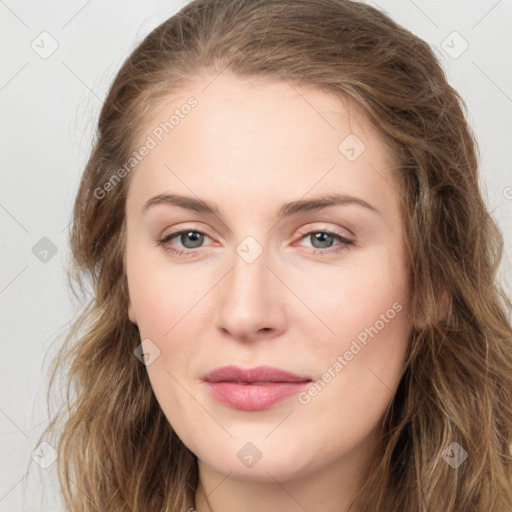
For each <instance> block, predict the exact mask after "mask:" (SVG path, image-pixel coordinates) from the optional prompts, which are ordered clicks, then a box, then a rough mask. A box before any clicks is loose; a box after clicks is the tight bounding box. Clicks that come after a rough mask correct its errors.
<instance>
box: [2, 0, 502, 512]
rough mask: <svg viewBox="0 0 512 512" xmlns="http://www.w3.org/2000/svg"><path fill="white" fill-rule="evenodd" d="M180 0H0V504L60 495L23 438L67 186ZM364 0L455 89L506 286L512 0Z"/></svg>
mask: <svg viewBox="0 0 512 512" xmlns="http://www.w3.org/2000/svg"><path fill="white" fill-rule="evenodd" d="M186 3H187V2H186V1H179V2H178V1H171V0H168V1H164V0H149V1H146V2H135V1H133V0H131V1H121V0H109V1H107V2H101V1H99V0H88V1H87V0H71V1H69V0H68V1H67V2H65V1H64V0H54V1H43V2H35V1H26V0H19V1H17V2H15V1H14V0H0V15H1V18H0V20H1V21H0V23H1V30H0V45H1V48H2V52H3V53H2V66H1V67H0V108H1V115H2V123H1V125H0V126H1V137H0V145H1V152H0V155H1V162H2V166H1V188H0V226H1V233H2V252H1V266H0V311H1V320H0V321H1V324H0V325H1V329H2V330H1V337H0V339H1V343H2V345H1V347H2V357H1V359H0V365H1V373H0V375H1V387H0V389H1V395H0V432H1V444H0V450H1V451H0V461H1V462H0V468H1V469H0V511H5V512H21V511H28V510H34V511H36V510H37V511H42V510H44V511H53V510H61V509H62V508H61V507H59V505H58V500H55V502H52V495H55V488H56V480H55V478H56V476H55V471H54V470H55V467H56V464H55V463H54V461H53V451H52V450H53V448H52V447H51V446H46V445H44V446H42V447H38V449H36V446H35V444H34V443H35V440H36V439H37V437H38V435H39V433H40V432H41V431H42V429H43V427H44V426H45V423H46V421H47V403H46V398H45V391H46V377H47V373H46V372H47V368H48V365H49V363H50V361H51V358H52V356H53V354H54V353H55V350H56V348H57V345H58V342H59V340H62V337H63V333H64V330H65V328H66V326H67V325H68V323H69V322H70V320H72V319H73V318H74V316H75V315H76V312H77V309H78V307H79V304H76V303H75V302H74V301H73V299H72V297H71V296H70V294H69V293H68V290H67V288H66V265H67V263H68V257H69V250H68V231H67V229H68V224H69V222H70V220H71V209H72V205H73V199H74V196H75V193H76V190H77V186H78V182H79V178H80V174H81V172H82V169H83V167H84V164H85V162H86V159H87V156H88V152H89V150H90V142H91V138H92V134H93V132H94V129H95V122H96V120H97V116H98V114H99V110H100V107H101V105H102V101H103V99H104V98H105V95H106V92H107V89H108V87H109V85H110V83H111V82H112V80H113V78H114V76H115V74H116V72H117V70H118V69H119V67H120V65H121V64H122V62H123V60H124V59H125V58H126V57H127V55H128V54H129V52H130V51H131V50H132V49H133V48H134V47H135V46H136V45H137V43H139V42H140V41H141V40H142V39H143V38H144V36H145V35H147V34H148V33H149V32H150V31H151V29H153V28H154V27H156V26H157V25H158V24H159V23H161V22H162V21H164V20H165V19H166V18H168V17H169V16H171V15H172V14H174V13H175V12H176V11H177V10H179V9H180V8H181V7H182V6H183V5H185V4H186ZM369 3H372V4H373V5H376V6H378V7H380V8H381V9H382V10H384V11H386V12H387V13H388V14H389V15H390V16H391V17H392V18H394V19H395V20H396V21H398V22H399V23H401V24H402V25H404V26H405V27H407V28H409V29H410V30H411V31H412V32H413V33H415V34H416V35H418V36H419V37H421V38H423V39H425V40H426V41H427V42H428V43H429V44H430V45H431V46H432V47H433V48H434V50H435V52H436V54H437V55H438V56H439V58H440V60H441V62H442V65H443V66H444V68H445V70H446V72H447V74H448V77H449V80H450V82H451V84H452V85H453V86H454V87H455V88H456V89H457V90H458V91H459V92H460V93H461V95H462V97H463V98H464V100H465V101H466V104H467V107H468V110H469V116H470V123H471V125H472V127H473V129H474V131H475V134H476V136H477V139H478V142H479V147H480V152H481V169H482V187H483V189H484V194H485V197H486V198H487V202H488V205H489V209H490V210H491V211H492V212H493V215H494V217H495V218H496V219H497V221H498V223H499V225H500V227H501V229H502V232H503V234H504V237H505V243H506V245H505V253H504V259H503V263H502V267H501V276H502V277H501V278H502V281H503V283H504V286H505V287H506V289H507V290H508V292H509V293H510V292H511V285H510V283H511V275H512V270H511V261H510V256H511V254H512V173H511V170H510V169H511V162H512V66H511V63H512V31H511V30H510V27H511V23H512V1H511V0H470V1H468V0H451V1H447V0H414V1H413V0H379V1H376V2H369ZM43 487H44V488H46V491H45V495H46V496H47V499H46V501H45V502H44V503H43V502H42V497H41V496H42V494H41V489H42V488H43Z"/></svg>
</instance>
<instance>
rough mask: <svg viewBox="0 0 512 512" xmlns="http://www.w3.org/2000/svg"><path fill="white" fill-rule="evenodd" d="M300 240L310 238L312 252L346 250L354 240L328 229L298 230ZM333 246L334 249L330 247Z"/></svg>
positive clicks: (323, 252)
mask: <svg viewBox="0 0 512 512" xmlns="http://www.w3.org/2000/svg"><path fill="white" fill-rule="evenodd" d="M300 234H301V235H302V237H301V240H308V239H309V240H310V241H311V245H312V248H313V251H312V252H313V253H314V254H325V253H337V252H340V251H343V250H346V249H347V248H348V246H350V245H353V244H354V241H353V240H349V239H348V238H346V237H344V236H343V235H340V234H339V233H335V232H332V231H328V230H321V231H300ZM336 241H338V243H335V242H336ZM333 247H334V249H332V248H333Z"/></svg>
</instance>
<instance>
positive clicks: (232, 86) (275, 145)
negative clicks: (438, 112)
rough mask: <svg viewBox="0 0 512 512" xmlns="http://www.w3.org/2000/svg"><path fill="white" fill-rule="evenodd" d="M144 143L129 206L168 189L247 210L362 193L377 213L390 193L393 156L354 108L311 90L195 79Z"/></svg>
mask: <svg viewBox="0 0 512 512" xmlns="http://www.w3.org/2000/svg"><path fill="white" fill-rule="evenodd" d="M190 98H193V100H194V101H193V102H192V103H191V102H190ZM191 104H194V106H193V107H190V105H191ZM187 105H188V106H187ZM185 107H186V108H185ZM148 138H149V139H151V140H152V141H153V144H152V146H153V147H152V149H151V150H150V151H149V152H148V154H147V155H146V156H145V157H144V158H143V159H142V160H141V161H140V163H138V164H137V167H136V169H135V172H134V176H132V178H133V179H132V183H131V185H130V191H129V195H128V200H129V202H130V201H131V200H135V199H138V201H137V202H138V203H140V201H142V198H143V197H145V198H146V199H147V198H148V197H149V196H150V195H151V194H153V195H154V194H158V193H162V192H165V191H171V190H176V191H179V192H183V193H187V195H191V192H193V193H194V194H195V195H197V196H200V197H202V198H204V199H207V198H212V197H213V199H214V201H215V202H216V203H220V204H222V202H223V201H224V200H230V201H236V198H235V197H233V192H234V191H236V192H237V197H238V198H239V200H240V202H241V204H247V201H249V200H251V201H254V200H255V199H256V198H258V197H261V194H264V195H265V197H271V196H272V195H276V196H281V197H282V196H283V195H287V194H289V195H290V198H291V199H297V198H298V197H302V196H304V195H305V194H307V193H308V191H309V190H311V191H312V192H318V193H327V192H333V191H334V192H342V193H348V194H353V195H357V194H359V195H360V194H361V193H363V192H364V193H365V194H366V198H367V199H368V201H372V200H373V201H374V202H375V203H377V204H380V205H381V207H383V208H385V203H386V202H387V203H390V204H391V202H392V201H393V200H394V197H393V195H394V194H395V193H396V190H395V189H396V187H394V186H393V183H392V182H393V177H392V175H391V170H392V167H393V165H394V155H393V153H392V152H391V151H390V149H389V147H388V146H387V145H386V143H385V140H384V139H383V137H382V136H381V135H380V133H379V131H378V129H377V128H376V127H375V126H374V125H372V123H371V122H370V121H369V119H368V118H367V116H366V115H365V113H364V111H363V110H362V108H361V107H359V106H358V105H356V104H355V103H354V102H353V101H351V100H350V99H348V98H347V97H339V96H335V95H334V94H332V93H327V92H325V91H321V90H319V89H318V88H315V87H314V86H311V85H308V86H306V85H297V84H291V83H289V82H286V81H284V80H281V81H270V80H263V79H242V78H240V77H237V76H234V75H231V74H229V73H223V74H221V75H219V76H217V77H215V76H204V77H198V78H197V80H195V81H192V82H189V83H187V84H186V85H185V86H183V87H182V88H181V89H180V90H178V91H176V92H175V93H174V94H172V95H169V96H167V97H165V98H163V99H162V100H161V101H160V102H159V103H158V105H156V106H155V108H153V110H152V112H151V114H150V115H149V116H147V118H146V120H145V123H144V126H143V129H142V131H141V135H140V136H139V140H138V141H137V144H136V147H139V146H141V145H143V144H144V141H147V140H148ZM215 196H217V197H215ZM219 196H220V197H219ZM130 198H132V199H130ZM256 202H257V201H256ZM390 204H388V205H387V206H388V207H389V206H390ZM139 206H140V204H139Z"/></svg>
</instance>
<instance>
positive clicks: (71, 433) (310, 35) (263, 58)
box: [43, 0, 512, 512]
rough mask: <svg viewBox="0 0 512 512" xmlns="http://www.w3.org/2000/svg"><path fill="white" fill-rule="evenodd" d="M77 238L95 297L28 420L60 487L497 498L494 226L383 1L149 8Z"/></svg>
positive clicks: (503, 425) (128, 493) (460, 130)
mask: <svg viewBox="0 0 512 512" xmlns="http://www.w3.org/2000/svg"><path fill="white" fill-rule="evenodd" d="M71 246H72V250H73V256H74V264H75V267H74V268H75V271H76V277H77V279H78V281H79V283H85V279H86V278H87V277H89V278H90V279H91V280H92V283H93V286H94V291H95V297H94V300H93V301H92V302H91V304H90V305H89V307H88V308H87V309H86V310H85V311H84V313H83V315H82V316H81V318H80V319H79V320H78V321H77V323H76V325H75V326H74V329H73V330H72V332H70V334H69V337H68V339H67V340H66V344H65V345H64V346H63V347H62V350H61V352H60V353H59V355H58V357H57V358H56V360H55V366H54V368H53V371H54V372H55V373H54V375H55V374H56V373H57V372H58V371H59V370H60V369H65V371H66V372H67V375H68V378H69V384H70V386H74V389H75V390H76V395H75V396H74V397H73V398H70V399H69V401H70V403H69V404H68V409H67V410H63V411H62V412H61V413H60V414H59V415H57V416H56V417H55V418H54V420H53V422H52V423H51V425H50V426H49V428H48V432H47V433H45V434H43V436H45V435H46V434H53V435H54V436H56V437H57V439H56V441H54V444H55V445H56V446H58V454H59V458H58V464H59V471H60V481H61V486H62V489H63V494H64V497H65V500H66V503H67V506H68V509H69V510H73V511H92V510H112V511H121V510H137V511H139V510H140V511H150V510H151V511H153V510H154V511H157V510H159V511H160V510H162V511H164V510H165V511H185V510H190V509H192V510H193V509H195V510H197V511H199V512H205V511H213V512H218V511H230V510H239V511H244V510H258V511H266V510H277V509H280V510H287V511H295V510H315V509H318V508H321V509H322V510H326V511H343V512H345V511H349V510H350V511H352V512H366V511H382V512H384V511H386V512H391V511H393V512H396V511H407V512H410V511H437V510H443V511H461V510H475V511H482V512H483V511H486V512H487V511H489V510H493V511H496V512H502V511H503V512H504V511H506V510H510V504H511V503H512V468H511V457H510V455H511V452H510V446H511V442H512V407H511V398H512V377H511V376H512V351H511V348H512V329H511V325H510V321H509V319H508V318H507V307H510V301H509V299H508V298H507V296H506V295H505V293H504V292H503V290H502V289H501V287H500V285H499V283H498V282H497V280H496V271H497V268H498V265H499V262H500V257H501V250H502V238H501V234H500V232H499V229H498V228H497V226H496V225H495V223H494V221H493V219H492V217H491V216H490V214H489V213H488V210H487V208H486V206H485V203H484V201H483V200H482V196H481V193H480V191H479V188H478V162H477V158H476V147H475V141H474V139H473V136H472V134H471V132H470V130H469V128H468V125H467V123H466V120H465V116H464V112H463V103H462V100H461V99H460V97H459V96H458V94H457V92H456V91H455V90H454V89H453V88H451V87H450V85H449V84H448V83H447V81H446V77H445V76H444V74H443V71H442V69H441V67H440V66H439V64H438V62H437V61H436V59H435V57H434V55H433V54H432V52H431V50H430V48H429V46H428V45H427V44H426V43H425V42H423V41H422V40H420V39H418V38H417V37H415V36H414V35H412V34H411V33H409V32H408V31H407V30H405V29H404V28H402V27H400V26H398V25H397V24H396V23H394V22H393V21H392V20H391V19H389V18H388V17H387V16H386V15H384V14H383V13H382V12H379V11H378V10H376V9H374V8H372V7H370V6H367V5H364V4H360V3H355V2H350V1H347V0H314V1H306V0H294V1H293V2H282V1H278V0H256V1H254V0H253V1H248V0H247V1H245V0H242V1H240V0H227V1H226V0H225V1H213V0H196V1H194V2H192V3H190V4H188V5H187V6H186V7H184V8H183V9H182V10H181V11H180V12H179V13H178V14H176V15H175V16H173V17H172V18H170V19H169V20H167V21H166V22H165V23H163V24H162V25H160V26H159V27H157V28H156V29H155V30H154V31H153V32H152V33H151V34H150V35H149V36H147V37H146V39H145V40H144V41H143V42H142V43H141V44H140V45H139V47H138V48H137V49H136V50H135V51H134V52H133V54H132V55H131V56H130V57H129V58H128V59H127V61H126V62H125V63H124V65H123V67H122V68H121V70H120V71H119V73H118V75H117V77H116V79H115V81H114V84H113V85H112V88H111V90H110V92H109V95H108V97H107V99H106V100H105V104H104V106H103V109H102V111H101V115H100V119H99V124H98V138H97V142H96V144H95V147H94V150H93V152H92V154H91V156H90V159H89V162H88V164H87V167H86V169H85V171H84V174H83V177H82V181H81V185H80V189H79V191H78V195H77V198H76V203H75V209H74V224H73V231H72V238H71ZM46 437H48V435H46Z"/></svg>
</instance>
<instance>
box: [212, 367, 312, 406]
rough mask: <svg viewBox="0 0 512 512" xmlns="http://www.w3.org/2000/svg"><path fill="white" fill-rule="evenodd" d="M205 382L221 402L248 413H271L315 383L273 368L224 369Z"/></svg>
mask: <svg viewBox="0 0 512 512" xmlns="http://www.w3.org/2000/svg"><path fill="white" fill-rule="evenodd" d="M203 380H204V382H205V383H206V385H207V387H208V390H209V392H210V394H211V396H212V397H213V398H215V399H216V400H217V401H219V402H220V403H222V404H224V405H227V406H229V407H232V408H234V409H240V410H245V411H259V410H263V409H268V408H269V407H271V406H272V405H274V404H277V403H278V402H281V401H283V400H285V399H287V398H290V397H291V396H293V395H295V394H297V393H298V392H300V391H301V390H302V389H303V388H304V387H305V386H307V385H308V384H309V383H310V382H312V380H311V379H310V378H309V377H305V376H302V375H297V374H295V373H292V372H288V371H286V370H281V369H279V368H273V367H270V366H258V367H255V368H248V369H243V368H239V367H237V366H223V367H221V368H217V369H215V370H213V371H211V372H209V373H208V374H207V375H205V377H204V379H203Z"/></svg>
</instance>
